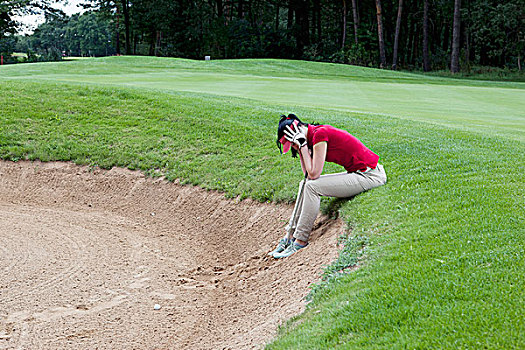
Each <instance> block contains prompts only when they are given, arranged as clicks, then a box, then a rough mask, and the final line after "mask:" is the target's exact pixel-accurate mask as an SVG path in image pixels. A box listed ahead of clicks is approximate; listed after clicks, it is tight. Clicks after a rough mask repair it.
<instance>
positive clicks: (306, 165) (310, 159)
mask: <svg viewBox="0 0 525 350" xmlns="http://www.w3.org/2000/svg"><path fill="white" fill-rule="evenodd" d="M327 147H328V146H327V143H326V141H323V142H319V143H316V144H315V145H314V148H313V154H312V156H310V152H309V151H308V147H306V146H305V147H301V149H300V150H299V155H300V156H301V157H300V158H301V167H302V168H303V172H305V171H306V172H308V178H309V179H310V180H315V179H317V178H318V177H319V176H321V173H322V172H323V167H324V162H325V159H326V150H327Z"/></svg>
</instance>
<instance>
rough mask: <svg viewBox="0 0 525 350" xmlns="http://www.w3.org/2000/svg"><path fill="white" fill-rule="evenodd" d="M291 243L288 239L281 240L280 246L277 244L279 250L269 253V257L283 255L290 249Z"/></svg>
mask: <svg viewBox="0 0 525 350" xmlns="http://www.w3.org/2000/svg"><path fill="white" fill-rule="evenodd" d="M291 242H292V241H291V240H289V239H287V238H281V240H280V241H279V244H277V248H275V249H274V250H272V251H271V252H269V253H268V255H269V256H273V255H274V254H277V253H282V252H283V251H284V250H285V249H286V248H288V246H289V245H290V243H291Z"/></svg>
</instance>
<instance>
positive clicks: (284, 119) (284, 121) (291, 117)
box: [276, 114, 308, 158]
mask: <svg viewBox="0 0 525 350" xmlns="http://www.w3.org/2000/svg"><path fill="white" fill-rule="evenodd" d="M296 120H297V121H298V122H299V124H298V126H303V125H304V126H307V125H308V124H306V123H303V122H302V121H301V120H300V119H299V118H297V116H296V115H295V114H288V116H286V115H284V114H283V115H281V119H280V120H279V126H278V127H277V141H276V142H277V147H278V148H279V151H281V154H282V153H283V151H282V145H281V142H279V140H280V139H281V138H282V137H283V136H284V130H285V128H286V127H287V126H289V125H292V124H293V123H294V121H296ZM291 151H292V157H294V158H297V151H296V150H295V148H293V147H292V148H291Z"/></svg>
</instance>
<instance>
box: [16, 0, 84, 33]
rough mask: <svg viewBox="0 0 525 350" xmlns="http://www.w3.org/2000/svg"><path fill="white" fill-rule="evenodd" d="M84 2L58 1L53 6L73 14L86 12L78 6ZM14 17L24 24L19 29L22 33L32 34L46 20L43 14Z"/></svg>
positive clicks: (73, 0) (75, 0)
mask: <svg viewBox="0 0 525 350" xmlns="http://www.w3.org/2000/svg"><path fill="white" fill-rule="evenodd" d="M84 2H85V1H84V0H67V3H66V4H64V3H59V2H58V1H56V5H55V6H53V7H55V8H59V9H62V11H64V12H65V13H66V14H67V15H68V16H71V15H73V14H75V13H79V12H84V9H83V8H82V7H80V6H78V5H79V4H82V3H84ZM52 3H53V2H52ZM14 19H15V20H16V21H19V22H21V23H22V24H23V28H20V30H19V33H20V34H30V33H32V32H33V30H35V28H36V27H37V26H38V25H39V24H42V23H43V22H44V16H43V15H25V16H16V17H15V18H14Z"/></svg>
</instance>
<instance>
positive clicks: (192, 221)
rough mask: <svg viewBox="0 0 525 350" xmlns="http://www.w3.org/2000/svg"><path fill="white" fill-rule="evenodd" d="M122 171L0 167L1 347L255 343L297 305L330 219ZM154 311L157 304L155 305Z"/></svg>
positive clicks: (325, 257) (330, 232) (315, 273)
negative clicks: (299, 228)
mask: <svg viewBox="0 0 525 350" xmlns="http://www.w3.org/2000/svg"><path fill="white" fill-rule="evenodd" d="M292 209H293V208H292V206H290V205H282V204H281V205H276V204H262V203H258V202H254V201H251V200H243V201H239V200H232V199H227V198H225V196H224V195H223V194H221V193H217V192H214V191H205V190H203V189H200V188H197V187H191V186H181V185H179V184H177V182H175V183H174V182H168V181H166V180H164V179H161V178H157V179H152V178H148V177H146V176H144V175H143V174H142V173H140V172H137V171H130V170H125V169H120V168H114V169H112V170H101V169H98V168H95V169H91V168H88V167H81V166H77V165H74V164H71V163H63V162H49V163H42V162H25V161H24V162H16V163H14V162H5V161H0V349H65V348H69V349H76V350H78V349H252V348H256V349H258V348H262V347H264V344H266V343H267V342H268V341H270V340H271V339H272V338H273V337H275V335H276V331H277V327H278V326H279V325H280V324H282V323H283V322H286V320H288V319H289V318H291V317H293V316H294V315H297V314H299V313H301V312H302V311H303V310H304V308H305V306H306V300H305V297H306V295H307V294H308V293H309V291H310V286H311V284H312V283H314V282H316V281H318V280H319V278H320V276H321V273H322V268H323V267H324V266H326V265H327V264H329V263H330V262H331V261H333V260H334V259H335V258H336V257H337V253H338V251H337V249H338V247H337V238H338V236H339V235H340V234H341V233H342V231H343V229H344V227H343V224H342V223H341V221H339V220H336V221H334V220H329V219H328V218H325V217H320V218H319V219H318V221H317V223H316V228H315V231H314V233H313V236H312V239H311V243H310V245H309V246H308V248H306V249H304V250H301V251H299V252H298V253H297V254H295V255H294V256H291V257H289V258H287V259H282V260H275V259H273V258H270V257H268V256H267V252H268V251H270V250H272V249H273V247H274V246H275V244H276V243H277V241H278V240H279V238H280V237H282V235H283V234H284V226H285V225H286V222H287V220H288V219H289V216H290V215H291V212H292ZM156 304H158V305H160V309H159V310H155V305H156Z"/></svg>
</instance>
